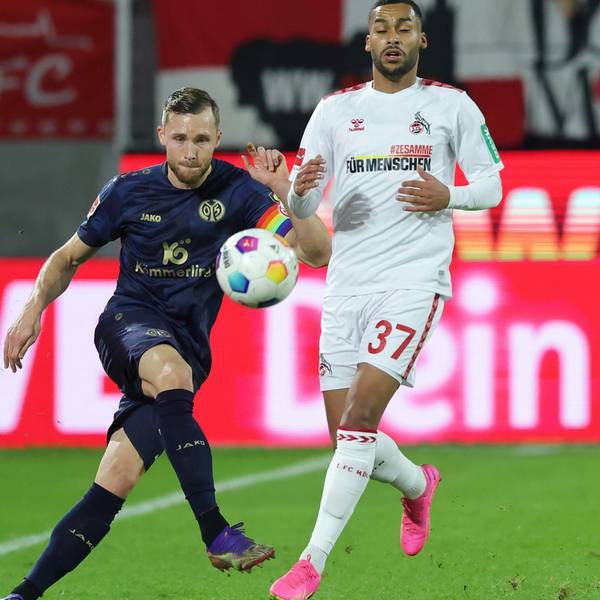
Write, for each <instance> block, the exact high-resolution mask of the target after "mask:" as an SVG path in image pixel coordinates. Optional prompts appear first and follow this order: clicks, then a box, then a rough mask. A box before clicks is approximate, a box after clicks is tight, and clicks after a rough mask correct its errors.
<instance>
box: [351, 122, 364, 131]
mask: <svg viewBox="0 0 600 600" xmlns="http://www.w3.org/2000/svg"><path fill="white" fill-rule="evenodd" d="M364 122H365V120H364V119H352V120H351V121H350V123H352V127H349V128H348V131H364V130H365V127H364V125H363V123H364Z"/></svg>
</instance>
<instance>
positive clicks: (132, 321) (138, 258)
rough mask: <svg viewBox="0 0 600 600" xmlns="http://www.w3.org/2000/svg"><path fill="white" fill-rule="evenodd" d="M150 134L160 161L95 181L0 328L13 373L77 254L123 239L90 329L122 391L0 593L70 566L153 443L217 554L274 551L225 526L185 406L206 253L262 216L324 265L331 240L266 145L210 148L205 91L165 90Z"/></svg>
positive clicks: (256, 556)
mask: <svg viewBox="0 0 600 600" xmlns="http://www.w3.org/2000/svg"><path fill="white" fill-rule="evenodd" d="M158 134H159V138H160V141H161V143H162V145H164V146H165V148H166V154H167V161H166V162H165V163H164V164H161V165H156V166H152V167H149V168H147V169H143V170H141V171H135V172H131V173H125V174H123V175H120V176H117V177H115V178H113V179H112V180H111V181H109V182H108V183H107V184H106V185H105V186H104V188H103V189H102V191H101V192H100V194H99V196H98V198H97V199H96V200H95V201H94V203H93V204H92V207H91V209H90V211H89V213H88V216H87V218H86V219H85V220H84V221H83V223H82V224H81V225H80V227H79V228H78V230H77V233H76V234H75V235H74V236H73V237H72V238H71V239H70V240H69V241H68V242H67V243H66V244H65V245H64V246H62V247H61V248H59V249H58V250H57V251H56V252H54V253H53V254H52V255H51V256H50V258H49V259H48V260H47V261H46V263H45V264H44V266H43V267H42V269H41V271H40V273H39V275H38V278H37V280H36V283H35V287H34V290H33V293H32V295H31V297H30V299H29V300H28V302H27V303H26V305H25V307H24V308H23V311H22V312H21V314H20V316H19V317H18V318H17V320H16V321H15V323H14V324H13V325H12V327H11V328H10V329H9V331H8V334H7V337H6V341H5V345H4V365H5V368H8V367H10V368H11V369H12V371H13V372H15V371H16V370H17V369H18V368H21V361H22V359H23V357H24V355H25V353H26V351H27V349H28V348H29V347H30V346H31V344H33V343H34V342H35V340H36V339H37V336H38V334H39V330H40V320H41V314H42V312H43V310H44V309H45V308H46V306H48V304H50V302H52V301H53V300H54V299H56V298H57V297H58V296H59V295H60V294H61V293H62V292H63V291H64V290H65V289H66V288H67V287H68V285H69V283H70V281H71V279H72V277H73V275H74V274H75V272H76V270H77V267H78V266H79V265H80V264H81V263H83V262H84V261H85V260H87V259H88V258H90V257H91V256H92V255H93V254H94V253H95V251H96V250H97V249H98V248H99V247H101V246H103V245H104V244H106V243H108V242H109V241H111V240H115V239H117V238H119V239H120V240H121V244H122V247H121V254H120V272H119V279H118V282H117V287H116V290H115V292H114V295H113V296H112V297H111V299H110V300H109V302H108V304H107V306H106V308H105V310H104V312H103V313H102V315H101V316H100V319H99V322H98V326H97V328H96V332H95V336H94V341H95V344H96V347H97V349H98V353H99V355H100V359H101V361H102V364H103V366H104V368H105V370H106V372H107V373H108V375H109V376H110V377H111V378H112V379H113V380H114V381H115V382H116V383H117V384H118V385H119V387H120V389H121V391H122V392H123V394H124V396H123V398H122V400H121V402H120V405H119V408H118V410H117V412H116V414H115V418H114V421H113V423H112V425H111V427H110V428H109V431H108V436H107V439H108V445H107V448H106V451H105V453H104V456H103V458H102V460H101V462H100V466H99V469H98V472H97V474H96V477H95V480H94V483H93V485H92V486H91V488H90V489H89V490H88V491H87V493H86V494H85V495H84V497H83V498H82V499H81V500H80V502H79V503H78V504H76V505H75V506H74V507H73V508H72V509H71V510H70V511H69V512H68V513H67V514H66V515H65V516H64V517H63V519H62V520H61V521H60V522H59V523H58V524H57V525H56V527H55V529H54V531H53V532H52V535H51V537H50V541H49V544H48V546H47V548H46V549H45V550H44V552H43V553H42V555H41V556H40V558H39V559H38V561H37V562H36V564H35V565H34V567H33V569H32V570H31V572H30V573H29V575H28V576H27V577H26V579H25V580H24V581H23V583H21V584H20V585H18V586H17V587H16V588H15V589H14V590H13V592H12V593H11V594H10V595H9V596H7V597H6V599H5V600H8V599H10V600H35V599H37V598H39V597H41V596H42V594H43V593H44V592H45V591H46V590H47V589H48V588H49V587H50V586H51V585H52V584H54V583H55V582H56V581H58V580H59V579H60V578H61V577H63V576H64V575H65V574H67V573H68V572H70V571H72V570H73V569H74V568H75V567H77V566H78V565H79V564H80V563H81V562H82V561H83V560H84V558H85V557H86V556H87V555H88V554H89V553H90V551H91V550H92V549H93V548H94V547H95V546H96V545H97V544H98V543H99V542H100V541H101V540H102V538H103V537H104V536H105V535H106V534H107V533H108V531H109V529H110V526H111V523H112V521H113V519H114V518H115V516H116V515H117V513H118V512H119V510H120V509H121V507H122V505H123V503H124V501H125V499H126V498H127V496H128V494H129V493H130V492H131V490H132V489H133V488H134V486H135V485H136V484H137V482H138V481H139V479H140V477H141V475H142V474H143V473H144V472H145V471H147V470H148V469H149V468H150V466H151V465H152V463H153V462H154V460H155V459H156V458H157V457H158V456H159V455H160V454H161V453H162V452H163V450H164V451H165V452H166V454H167V456H168V458H169V460H170V462H171V464H172V466H173V468H174V470H175V472H176V474H177V477H178V479H179V482H180V484H181V487H182V489H183V491H184V493H185V496H186V499H187V501H188V503H189V504H190V507H191V509H192V511H193V513H194V515H195V517H196V519H197V520H198V523H199V526H200V531H201V535H202V540H203V542H204V544H205V545H206V548H207V552H208V557H209V559H210V561H211V563H212V564H213V565H214V566H215V567H217V568H219V569H228V568H231V567H233V568H236V569H238V570H244V571H248V570H250V569H251V568H252V567H253V566H255V565H257V564H259V563H261V562H263V561H264V560H266V559H268V558H271V557H272V556H273V555H274V550H273V548H271V547H270V546H266V545H262V544H258V543H256V542H254V540H252V539H250V538H248V537H247V536H246V535H245V534H244V532H243V530H242V528H241V524H237V525H233V526H230V524H229V523H228V521H226V520H225V518H224V517H223V516H222V515H221V513H220V511H219V508H218V505H217V502H216V499H215V490H214V481H213V474H212V458H211V453H210V447H209V444H208V441H207V440H206V437H205V436H204V433H203V432H202V429H201V428H200V426H199V424H198V423H197V422H196V420H195V419H194V417H193V414H192V407H193V398H194V394H195V392H196V391H197V390H198V389H199V387H200V386H201V385H202V383H203V382H204V380H205V379H206V377H207V376H208V373H209V370H210V365H211V356H210V347H209V334H210V329H211V327H212V325H213V323H214V321H215V319H216V316H217V313H218V311H219V307H220V304H221V300H222V296H223V294H222V292H221V290H220V288H219V286H218V284H217V281H216V277H215V273H214V268H215V267H214V263H215V258H216V256H217V253H218V250H219V248H220V246H221V244H222V243H223V242H224V241H225V240H226V239H227V238H228V237H229V236H230V235H231V234H233V233H235V232H237V231H240V230H242V229H246V228H250V227H262V228H265V229H269V230H271V231H273V232H275V233H278V234H279V235H281V236H284V237H285V238H286V239H287V240H288V241H289V242H290V244H291V245H292V246H294V247H295V249H296V252H297V253H298V255H299V257H300V259H301V260H303V261H304V262H306V263H308V264H310V265H312V266H322V265H324V264H326V263H327V261H328V259H329V255H330V252H331V246H330V240H329V235H328V233H327V230H326V229H325V227H324V225H323V224H322V223H321V221H320V220H319V219H318V218H317V217H314V218H313V219H308V220H304V221H300V220H296V219H295V217H293V218H292V220H290V219H289V218H288V217H287V213H286V211H285V204H284V206H283V208H282V206H281V205H280V203H279V202H278V201H277V199H276V197H274V195H273V193H272V192H271V190H270V189H269V188H267V187H266V186H265V185H264V183H267V184H270V185H271V186H272V187H277V185H276V184H281V181H285V182H287V175H288V173H287V167H286V166H285V162H284V161H280V163H279V165H278V166H277V167H276V168H273V167H272V166H270V165H267V164H266V162H265V161H263V162H261V160H263V158H264V157H265V152H264V150H262V149H261V151H260V153H259V152H257V151H256V150H255V149H254V148H250V152H251V154H252V156H253V158H254V159H255V164H254V165H253V166H252V165H250V169H249V171H250V173H251V174H252V177H250V176H249V175H248V173H247V172H245V171H244V170H242V169H238V168H236V167H234V166H232V165H230V164H228V163H225V162H223V161H219V160H216V159H214V158H213V153H214V150H215V148H216V147H217V146H218V144H219V142H220V139H221V131H220V129H219V111H218V107H217V105H216V103H215V102H214V100H213V99H212V98H211V97H210V96H209V95H208V94H207V93H206V92H204V91H202V90H198V89H195V88H182V89H180V90H177V91H176V92H174V93H173V94H172V95H171V96H170V97H169V98H168V99H167V102H166V104H165V109H164V112H163V121H162V126H161V127H159V128H158ZM270 155H271V154H270V153H269V156H270ZM261 157H262V158H261ZM307 169H309V170H310V169H311V166H310V165H308V166H307ZM310 173H311V176H309V177H307V178H306V179H307V182H306V185H307V189H308V186H310V185H313V184H314V181H315V179H317V178H318V177H319V176H320V174H319V173H318V171H317V170H315V169H314V168H313V169H312V170H311V171H310ZM253 178H254V179H253ZM255 179H256V180H255ZM261 181H262V182H263V183H260V182H261ZM284 202H285V201H284ZM292 221H293V223H292ZM292 225H293V227H292ZM296 225H298V227H296ZM83 401H85V400H83Z"/></svg>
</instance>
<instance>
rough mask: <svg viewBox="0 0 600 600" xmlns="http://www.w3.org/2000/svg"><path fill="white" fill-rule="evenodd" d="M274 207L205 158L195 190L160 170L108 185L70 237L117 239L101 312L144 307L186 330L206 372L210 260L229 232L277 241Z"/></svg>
mask: <svg viewBox="0 0 600 600" xmlns="http://www.w3.org/2000/svg"><path fill="white" fill-rule="evenodd" d="M282 210H283V209H282V208H281V205H280V203H279V202H278V201H277V200H275V199H274V195H273V193H272V192H271V191H270V190H269V189H268V188H267V187H265V186H264V185H262V184H260V183H258V182H256V181H254V180H253V179H252V178H251V177H250V176H249V175H248V174H247V173H246V171H244V170H243V169H239V168H237V167H234V166H233V165H231V164H229V163H227V162H223V161H221V160H217V159H213V161H212V171H211V173H210V175H209V176H208V178H207V179H206V181H205V182H204V183H203V184H202V185H201V186H200V187H199V188H197V189H193V190H182V189H178V188H175V187H174V186H173V185H172V184H171V183H170V181H169V180H168V178H167V165H166V163H163V164H160V165H155V166H152V167H149V168H147V169H143V170H140V171H133V172H130V173H125V174H123V175H119V176H117V177H115V178H113V179H111V180H110V181H109V182H108V183H107V184H106V185H105V186H104V188H103V189H102V191H101V192H100V194H99V196H98V198H97V199H96V201H95V202H94V204H93V205H92V208H91V209H90V212H89V214H88V216H87V218H86V219H85V221H84V222H83V223H82V224H81V225H80V226H79V228H78V230H77V234H78V236H79V237H80V239H81V240H82V241H83V242H84V243H85V244H87V245H89V246H94V247H99V246H102V245H104V244H106V243H108V242H109V241H111V240H115V239H117V238H120V240H121V254H120V272H119V279H118V281H117V287H116V289H115V292H114V295H113V296H112V298H111V299H110V300H109V302H108V304H107V307H106V310H109V311H111V310H119V309H120V308H121V307H123V306H127V305H131V304H135V305H139V304H144V305H147V306H150V307H152V308H154V309H158V310H159V311H160V312H161V313H162V314H163V315H165V316H166V317H168V318H169V319H170V320H171V321H173V323H174V325H175V326H176V327H177V329H179V330H187V331H188V332H189V335H190V338H191V340H193V343H194V346H195V348H194V350H195V352H196V353H197V356H199V357H201V359H202V360H201V362H202V363H203V365H204V367H205V369H206V372H208V368H209V366H210V350H209V348H208V341H209V333H210V330H211V327H212V325H213V323H214V321H215V318H216V316H217V313H218V311H219V307H220V305H221V300H222V297H223V294H222V292H221V289H220V287H219V285H218V283H217V280H216V277H215V259H216V256H217V254H218V251H219V248H220V247H221V245H222V244H223V242H224V241H225V240H226V239H227V238H228V237H229V236H230V235H232V234H233V233H236V232H238V231H241V230H242V229H247V228H251V227H261V228H264V229H269V230H271V231H273V232H275V233H278V234H279V235H281V236H285V235H286V234H287V233H288V232H289V230H290V229H291V227H292V225H291V222H290V220H289V219H288V218H286V217H285V215H284V214H283V213H282Z"/></svg>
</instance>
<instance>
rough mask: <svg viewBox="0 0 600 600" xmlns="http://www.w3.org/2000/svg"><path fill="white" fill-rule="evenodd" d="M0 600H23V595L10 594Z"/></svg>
mask: <svg viewBox="0 0 600 600" xmlns="http://www.w3.org/2000/svg"><path fill="white" fill-rule="evenodd" d="M0 600H23V596H21V594H9V595H8V596H5V597H4V598H0Z"/></svg>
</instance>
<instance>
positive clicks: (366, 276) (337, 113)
mask: <svg viewBox="0 0 600 600" xmlns="http://www.w3.org/2000/svg"><path fill="white" fill-rule="evenodd" d="M317 154H321V155H322V156H323V158H325V159H326V161H327V173H326V176H325V179H324V180H323V182H322V183H321V185H320V189H321V190H323V189H324V187H325V185H326V183H327V180H328V179H329V178H330V177H335V187H336V194H335V205H334V207H333V230H334V234H333V254H332V257H331V260H330V263H329V269H328V272H327V290H326V295H328V296H347V295H359V294H365V293H369V294H370V293H373V292H381V291H387V290H394V289H415V290H426V291H431V292H437V293H439V294H442V295H443V296H447V297H449V296H451V295H452V287H451V283H450V273H449V265H450V260H451V257H452V249H453V246H454V233H453V230H452V210H450V209H446V210H441V211H437V212H423V213H412V212H407V211H404V210H403V207H404V206H406V204H405V203H403V202H399V201H397V200H396V198H395V197H396V194H397V192H398V189H399V188H400V186H401V184H402V182H403V181H404V180H407V179H420V177H419V175H418V173H417V171H416V168H417V165H420V166H421V167H423V169H425V170H426V171H427V172H429V173H431V174H432V175H434V176H435V177H437V178H438V179H439V180H440V181H442V182H443V183H444V184H446V185H452V184H453V183H454V173H455V167H456V162H457V161H458V163H459V165H460V167H461V169H462V171H463V172H464V174H465V176H466V177H467V179H468V180H469V181H474V180H476V179H478V178H481V177H487V176H490V175H493V174H495V173H496V172H497V171H499V170H500V169H502V168H503V165H502V162H501V161H500V156H499V155H498V152H497V150H496V147H495V146H494V143H493V141H492V139H491V137H490V135H489V132H488V129H487V127H486V125H485V120H484V117H483V115H482V114H481V111H480V110H479V108H478V107H477V105H476V104H475V103H474V102H473V101H472V100H471V99H470V98H469V97H468V95H467V94H466V93H465V92H463V91H462V90H458V89H456V88H453V87H450V86H446V85H444V84H440V83H438V82H433V81H428V80H424V79H420V78H418V79H417V81H416V83H415V84H414V85H412V86H411V87H409V88H407V89H405V90H402V91H400V92H396V93H394V94H386V93H383V92H378V91H376V90H374V89H373V85H372V82H369V83H366V84H361V85H358V86H355V87H353V88H348V89H346V90H342V91H340V92H336V93H334V94H332V95H330V96H327V97H325V98H323V100H321V102H320V103H319V104H318V106H317V107H316V109H315V111H314V113H313V115H312V117H311V119H310V121H309V123H308V125H307V127H306V130H305V132H304V136H303V137H302V142H301V144H300V150H299V151H298V157H297V160H296V164H295V165H294V168H293V169H292V173H291V175H290V179H291V180H292V181H294V179H295V177H296V175H297V174H298V170H299V168H300V166H301V165H302V162H303V160H304V159H306V160H308V159H311V158H314V157H315V156H316V155H317Z"/></svg>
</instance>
